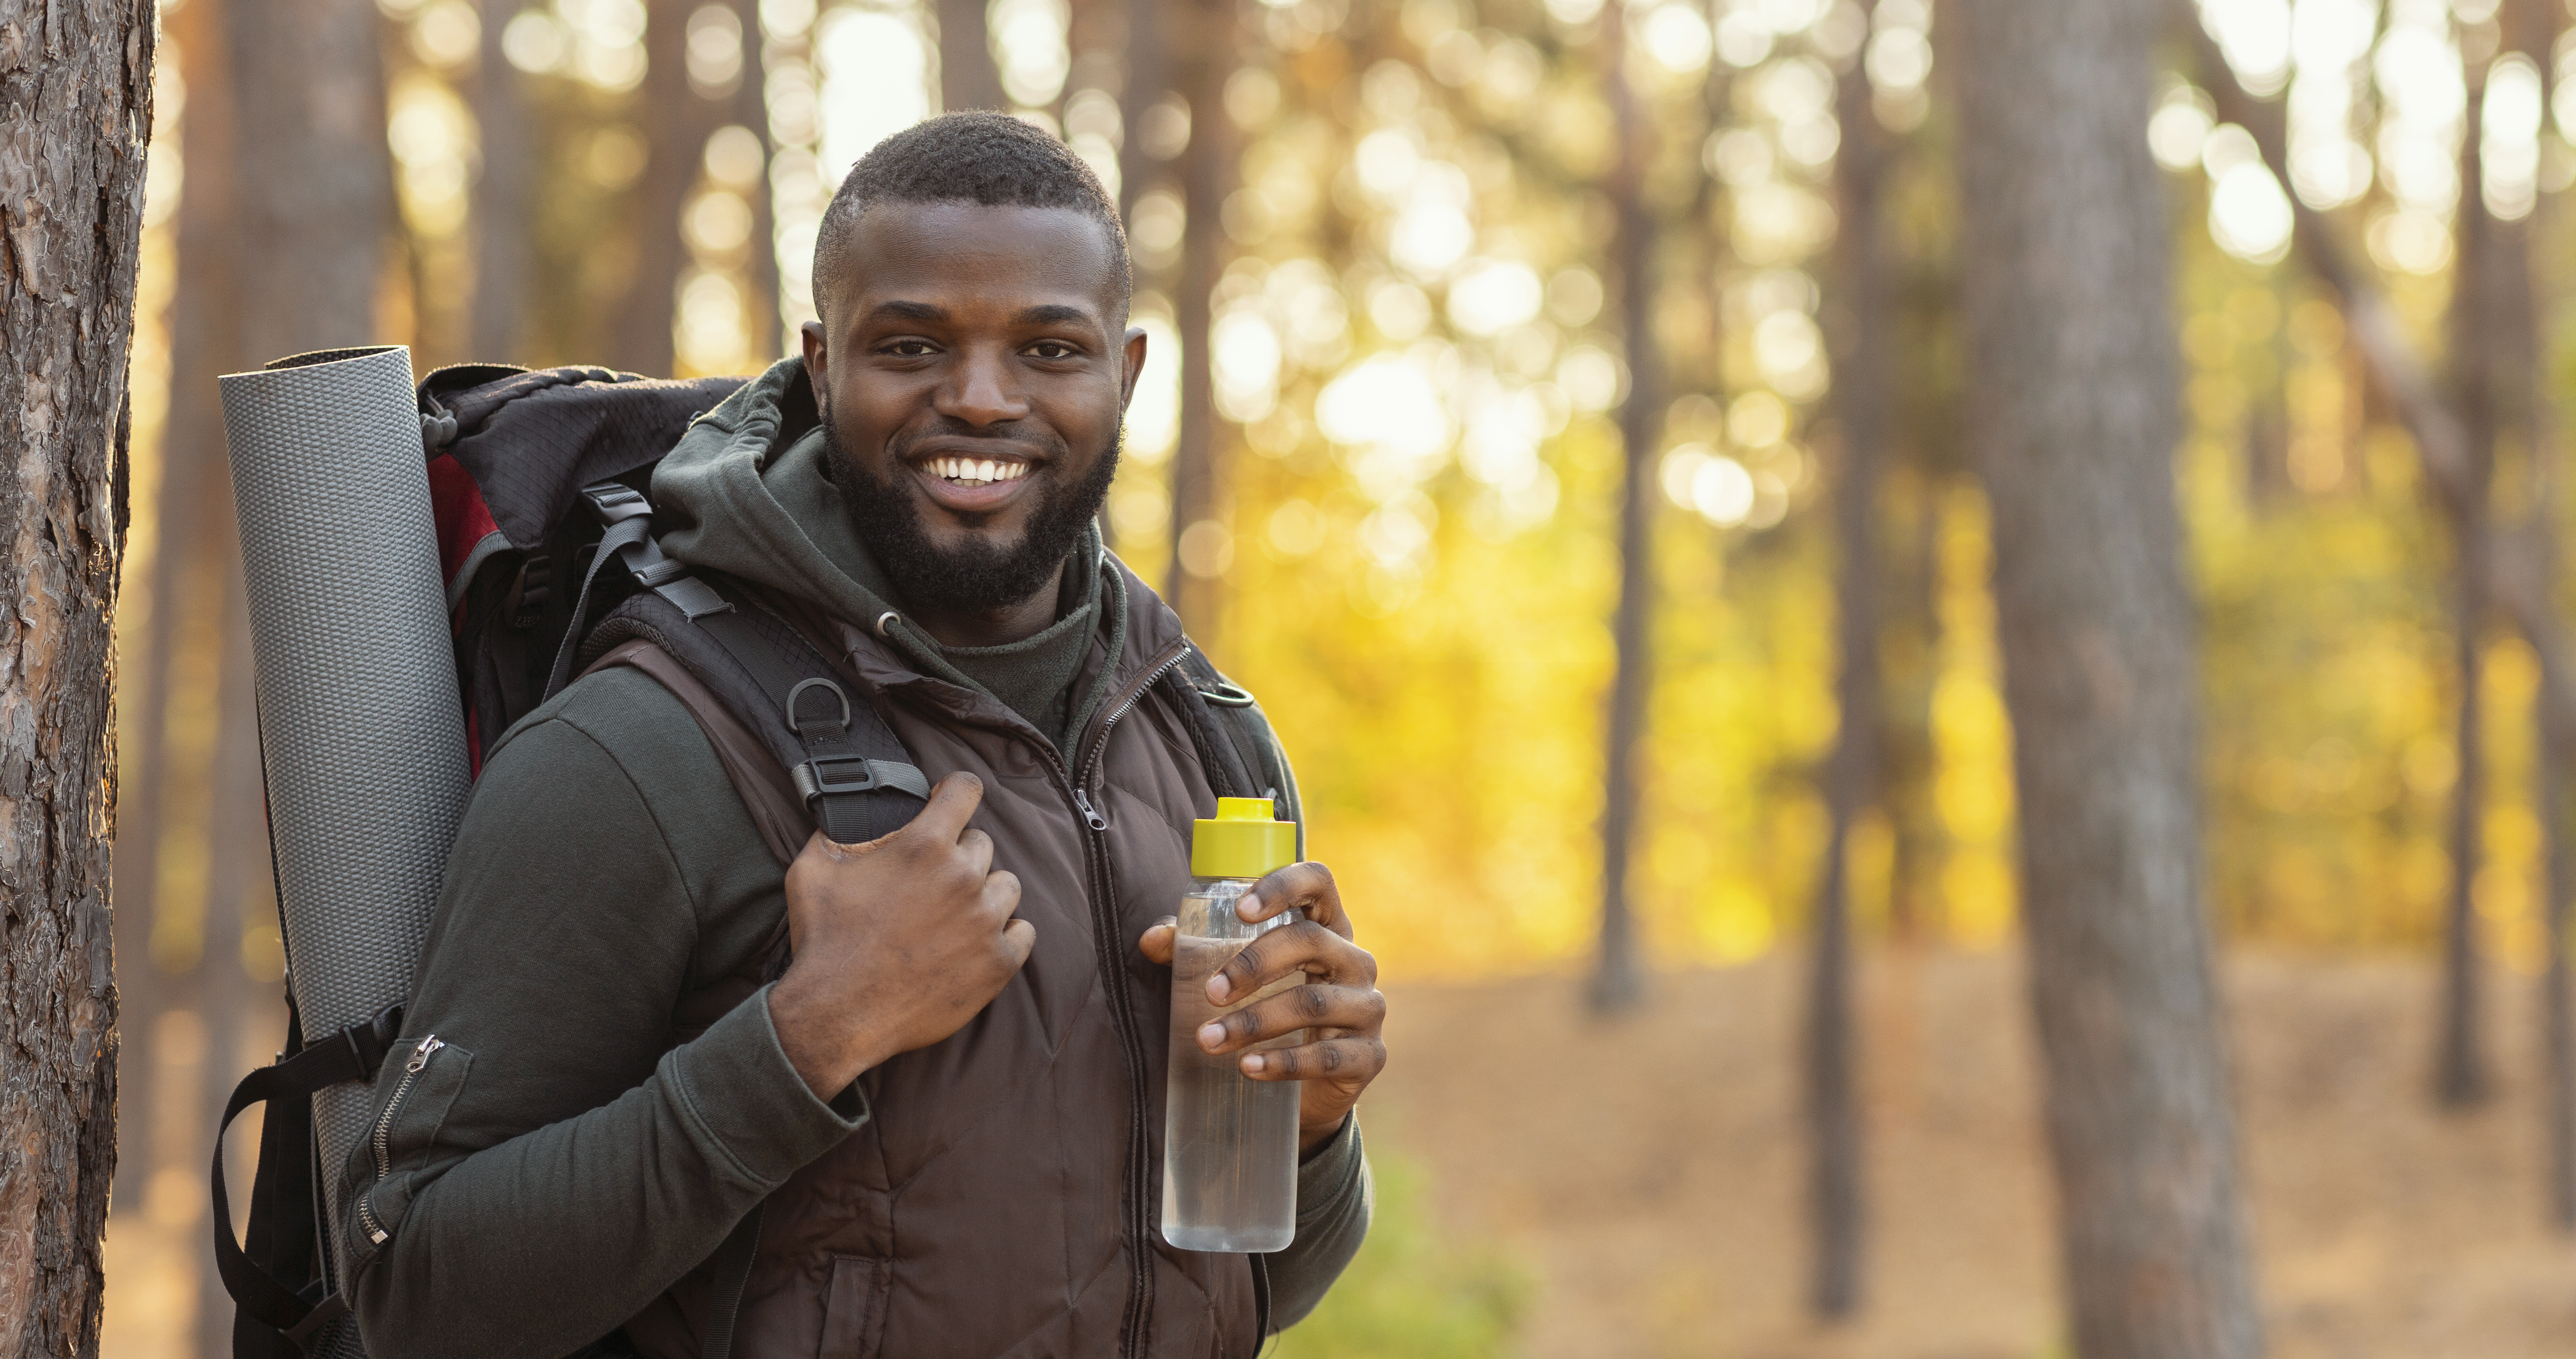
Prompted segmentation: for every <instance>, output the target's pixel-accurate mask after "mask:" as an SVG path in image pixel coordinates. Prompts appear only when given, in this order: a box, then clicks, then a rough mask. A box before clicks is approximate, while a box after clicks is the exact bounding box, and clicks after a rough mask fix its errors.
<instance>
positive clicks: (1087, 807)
mask: <svg viewBox="0 0 2576 1359" xmlns="http://www.w3.org/2000/svg"><path fill="white" fill-rule="evenodd" d="M1073 805H1074V806H1076V807H1078V808H1081V809H1082V819H1083V820H1084V821H1087V822H1089V823H1091V828H1092V829H1093V830H1096V831H1105V830H1107V829H1109V818H1108V817H1105V816H1102V815H1101V814H1100V811H1099V809H1098V808H1096V807H1093V806H1092V805H1091V799H1090V798H1088V797H1085V796H1084V795H1083V792H1082V789H1081V788H1080V787H1078V786H1077V787H1076V788H1075V789H1074V790H1073Z"/></svg>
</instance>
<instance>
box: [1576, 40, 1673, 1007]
mask: <svg viewBox="0 0 2576 1359" xmlns="http://www.w3.org/2000/svg"><path fill="white" fill-rule="evenodd" d="M1601 26H1602V35H1601V50H1603V51H1604V52H1607V53H1609V54H1610V55H1609V57H1608V59H1607V60H1608V62H1609V73H1608V74H1609V78H1608V81H1607V82H1606V83H1607V86H1608V91H1607V92H1608V96H1609V102H1610V113H1611V120H1612V126H1613V128H1614V129H1615V130H1616V135H1617V136H1618V139H1619V157H1618V160H1617V162H1616V164H1615V165H1614V166H1613V168H1612V170H1611V178H1610V183H1609V184H1608V185H1607V186H1606V187H1607V188H1608V190H1609V198H1610V201H1611V206H1612V211H1613V212H1614V213H1615V215H1616V221H1617V226H1616V228H1615V233H1616V234H1615V236H1614V238H1613V242H1612V254H1613V257H1614V258H1613V262H1612V264H1613V267H1614V268H1615V269H1617V271H1618V274H1619V322H1620V339H1621V341H1622V342H1623V344H1624V345H1625V347H1626V349H1627V351H1628V354H1627V357H1628V394H1627V396H1626V398H1625V399H1623V400H1622V401H1621V402H1620V403H1619V441H1620V444H1621V446H1622V450H1623V453H1622V456H1623V471H1622V473H1621V477H1620V486H1619V602H1618V605H1617V607H1616V610H1615V612H1614V613H1613V614H1612V615H1611V623H1610V632H1611V638H1612V642H1613V645H1614V646H1615V647H1616V649H1617V661H1616V662H1615V665H1616V669H1615V670H1614V671H1613V673H1612V676H1611V681H1610V703H1609V713H1608V720H1607V722H1606V724H1605V725H1606V727H1607V742H1606V745H1607V750H1606V760H1605V768H1604V777H1603V779H1602V794H1603V795H1602V809H1601V952H1600V956H1599V958H1598V959H1596V960H1595V962H1594V965H1593V973H1592V983H1591V988H1590V992H1589V997H1588V998H1589V1000H1590V1002H1591V1005H1592V1009H1593V1011H1594V1012H1595V1013H1599V1014H1616V1013H1619V1012H1621V1011H1624V1010H1629V1009H1633V1008H1635V1007H1636V1006H1637V1005H1638V1004H1640V1003H1641V1002H1643V1001H1644V999H1645V990H1646V979H1645V970H1644V967H1643V964H1642V963H1641V962H1640V961H1639V959H1638V949H1637V925H1636V913H1635V910H1634V906H1633V903H1632V902H1631V901H1630V899H1629V893H1628V866H1629V859H1630V851H1631V848H1632V843H1633V841H1634V840H1635V839H1636V833H1637V804H1638V791H1639V790H1638V777H1637V753H1638V752H1637V746H1638V738H1639V737H1640V736H1641V735H1643V734H1644V731H1645V726H1646V704H1647V700H1648V697H1649V695H1650V693H1651V691H1652V689H1653V680H1654V655H1653V651H1652V649H1651V646H1650V640H1651V639H1650V637H1649V631H1650V624H1651V622H1652V616H1653V612H1654V595H1655V581H1654V561H1655V557H1654V546H1655V545H1654V525H1655V504H1654V482H1655V436H1656V434H1657V433H1658V431H1659V428H1660V426H1661V423H1662V418H1663V392H1662V382H1661V380H1662V376H1663V374H1662V371H1661V362H1660V357H1659V355H1658V354H1657V353H1656V350H1655V325H1654V291H1653V289H1654V254H1655V237H1656V232H1655V221H1654V217H1653V214H1652V212H1651V211H1650V209H1649V208H1648V207H1647V204H1646V201H1645V189H1646V184H1645V178H1646V173H1645V172H1646V163H1647V158H1648V148H1647V145H1646V138H1647V135H1648V133H1647V129H1646V119H1645V111H1644V110H1643V109H1641V108H1639V107H1638V101H1637V94H1636V90H1635V89H1634V88H1633V87H1632V86H1631V85H1630V84H1629V82H1628V69H1627V50H1628V49H1627V38H1626V35H1625V29H1626V25H1625V23H1624V16H1623V15H1622V13H1621V10H1620V7H1619V6H1617V5H1611V6H1608V7H1606V8H1604V9H1603V10H1602V12H1601Z"/></svg>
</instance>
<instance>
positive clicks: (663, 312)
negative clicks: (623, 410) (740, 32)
mask: <svg viewBox="0 0 2576 1359" xmlns="http://www.w3.org/2000/svg"><path fill="white" fill-rule="evenodd" d="M691 8H693V6H692V5H691V3H690V0H650V3H649V4H648V5H647V7H646V11H645V13H646V19H645V23H644V61H645V66H644V84H643V86H642V88H641V89H639V90H637V91H636V99H637V101H638V103H637V110H638V114H639V117H640V121H641V122H642V123H643V132H644V145H645V152H644V173H643V174H641V175H639V176H637V177H636V180H635V187H634V188H633V189H632V190H630V191H629V192H628V196H627V201H626V222H627V230H628V231H630V232H631V233H633V237H634V241H635V273H634V275H633V277H632V278H631V279H629V280H628V282H627V286H626V296H625V299H624V301H622V302H621V303H619V305H618V309H617V329H616V332H615V333H613V334H611V335H610V336H609V337H608V351H609V360H608V362H609V366H610V367H613V368H617V369H621V370H623V371H626V372H630V373H642V374H643V375H644V376H646V377H657V378H666V377H669V376H671V367H672V361H673V358H674V349H673V344H672V337H671V325H672V317H673V313H674V312H675V311H676V310H677V308H678V304H679V295H680V275H681V274H682V273H683V272H684V271H686V270H687V268H688V267H689V249H688V245H687V243H686V242H684V241H682V240H681V239H680V212H681V209H682V208H684V207H686V206H687V204H688V201H689V191H690V190H691V189H694V188H696V187H697V184H698V167H699V162H700V161H701V160H702V159H703V158H704V157H705V154H706V146H707V134H708V133H710V132H713V131H715V129H716V124H715V122H714V120H713V119H712V117H711V116H710V115H711V113H712V109H711V106H710V105H709V104H708V102H707V101H706V100H704V99H701V98H699V97H698V95H697V94H696V93H695V92H694V91H692V90H691V89H690V88H689V11H690V9H691Z"/></svg>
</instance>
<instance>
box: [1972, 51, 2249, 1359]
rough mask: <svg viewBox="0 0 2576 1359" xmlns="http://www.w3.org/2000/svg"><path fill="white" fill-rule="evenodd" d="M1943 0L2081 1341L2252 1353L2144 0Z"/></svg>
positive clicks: (2031, 910) (1979, 391)
mask: <svg viewBox="0 0 2576 1359" xmlns="http://www.w3.org/2000/svg"><path fill="white" fill-rule="evenodd" d="M1950 12H1951V11H1945V13H1950ZM1955 13H1956V23H1957V25H1958V28H1957V32H1958V36H1959V41H1958V42H1957V44H1956V46H1955V49H1954V50H1956V51H1957V52H1958V53H1959V54H1960V71H1959V77H1958V81H1959V89H1960V124H1959V147H1960V152H1959V156H1960V164H1961V169H1962V173H1963V184H1962V206H1963V209H1964V214H1965V216H1964V223H1963V225H1964V233H1963V234H1964V239H1965V241H1966V254H1965V260H1964V264H1965V270H1966V272H1965V279H1966V320H1967V333H1968V339H1969V347H1968V354H1969V365H1968V370H1969V393H1970V402H1971V411H1972V421H1973V426H1972V447H1973V448H1974V450H1975V453H1976V456H1977V460H1978V463H1979V470H1980V472H1981V473H1982V474H1983V477H1984V480H1985V484H1986V492H1987V496H1988V498H1989V500H1990V502H1991V503H1992V505H1993V511H1994V516H1993V519H1994V528H1993V532H1994V548H1995V577H1994V579H1995V595H1996V604H1997V613H1998V619H1999V629H1998V630H1999V633H2000V640H2001V642H2002V651H2003V657H2004V679H2005V685H2004V689H2005V700H2006V702H2007V704H2008V705H2009V708H2010V711H2011V714H2012V720H2013V733H2014V739H2013V770H2014V778H2015V783H2016V788H2017V792H2018V795H2019V796H2018V804H2019V806H2020V808H2021V816H2022V824H2021V834H2020V858H2021V881H2022V910H2023V917H2024V925H2025V929H2026V932H2027V935H2028V940H2029V950H2030V952H2029V968H2030V982H2031V996H2032V1002H2033V1009H2034V1012H2035V1016H2036V1019H2037V1021H2038V1023H2037V1028H2038V1035H2039V1049H2040V1054H2041V1058H2042V1070H2043V1073H2044V1077H2045V1085H2044V1089H2045V1092H2046V1095H2045V1105H2046V1111H2047V1119H2046V1122H2047V1129H2048V1141H2049V1149H2050V1153H2051V1159H2052V1162H2053V1164H2054V1168H2055V1172H2056V1180H2057V1187H2058V1216H2059V1232H2060V1249H2061V1253H2062V1264H2063V1269H2064V1276H2065V1280H2066V1287H2067V1292H2068V1312H2069V1314H2070V1317H2071V1321H2072V1328H2073V1333H2074V1335H2073V1338H2074V1346H2073V1348H2074V1351H2075V1353H2077V1354H2079V1355H2082V1356H2084V1359H2252V1356H2255V1355H2257V1354H2259V1353H2260V1352H2261V1350H2262V1346H2263V1342H2262V1333H2261V1322H2260V1314H2259V1311H2258V1309H2257V1307H2256V1304H2255V1297H2254V1289H2253V1279H2252V1261H2251V1258H2250V1257H2251V1252H2250V1249H2249V1246H2248V1241H2247V1233H2246V1230H2245V1226H2244V1222H2243V1215H2242V1208H2241V1206H2240V1203H2239V1197H2240V1196H2239V1190H2238V1186H2237V1168H2236V1146H2235V1130H2234V1118H2233V1114H2232V1111H2231V1109H2230V1107H2229V1098H2228V1089H2227V1076H2226V1064H2225V1060H2224V1057H2223V1055H2222V1045H2221V1022H2220V1016H2219V1002H2218V997H2217V995H2216V994H2215V987H2214V984H2213V981H2212V977H2211V966H2210V957H2209V943H2208V936H2207V924H2206V921H2205V919H2204V916H2203V909H2202V875H2203V874H2202V864H2201V840H2200V832H2201V824H2200V805H2199V802H2200V789H2199V754H2198V752H2199V747H2198V731H2197V719H2196V714H2195V712H2194V700H2195V695H2196V693H2197V690H2198V685H2199V672H2198V668H2197V645H2196V631H2197V627H2196V621H2195V619H2194V616H2193V608H2192V604H2191V601H2190V599H2189V598H2188V597H2187V595H2186V594H2185V591H2184V586H2183V580H2182V572H2181V567H2180V563H2179V548H2180V537H2181V532H2180V523H2179V515H2178V513H2177V510H2176V506H2175V502H2174V485H2173V467H2172V453H2173V448H2174V444H2175V441H2176V438H2177V436H2178V435H2179V433H2180V419H2179V413H2178V399H2177V398H2178V392H2177V388H2176V374H2175V353H2174V340H2173V333H2172V325H2171V321H2170V319H2169V317H2168V315H2167V309H2168V308H2169V306H2170V305H2171V291H2170V288H2169V286H2168V285H2169V280H2168V276H2167V269H2168V264H2167V261H2168V257H2169V243H2168V240H2167V237H2166V230H2165V220H2166V208H2165V202H2164V194H2163V186H2162V184H2161V183H2159V181H2158V176H2157V171H2156V168H2155V165H2154V163H2153V162H2152V161H2151V160H2150V159H2149V157H2148V154H2147V147H2146V140H2145V138H2144V137H2143V136H2142V135H2141V133H2140V129H2141V128H2142V127H2143V126H2144V119H2145V116H2146V113H2147V110H2148V108H2149V107H2150V104H2151V94H2152V86H2151V80H2150V71H2149V68H2148V60H2149V54H2150V52H2151V51H2152V49H2153V47H2154V43H2155V39H2156V37H2157V29H2158V28H2159V27H2160V24H2159V20H2160V19H2161V17H2162V12H2161V10H2160V9H2158V8H2157V7H2154V6H2151V5H2147V4H2141V3H2137V2H2136V0H1970V2H1969V3H1967V4H1964V5H1961V6H1960V7H1958V9H1957V10H1956V11H1955Z"/></svg>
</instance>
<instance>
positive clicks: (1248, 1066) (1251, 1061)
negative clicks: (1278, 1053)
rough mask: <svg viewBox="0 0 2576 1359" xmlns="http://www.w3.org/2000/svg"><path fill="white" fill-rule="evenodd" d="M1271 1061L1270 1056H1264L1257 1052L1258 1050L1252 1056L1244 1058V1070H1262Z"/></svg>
mask: <svg viewBox="0 0 2576 1359" xmlns="http://www.w3.org/2000/svg"><path fill="white" fill-rule="evenodd" d="M1269 1061H1270V1059H1269V1058H1267V1057H1264V1056H1262V1055H1261V1054H1260V1053H1257V1052H1256V1053H1253V1054H1252V1055H1250V1056H1248V1057H1246V1058H1244V1059H1243V1069H1244V1071H1245V1072H1247V1073H1250V1072H1254V1071H1259V1070H1261V1069H1262V1068H1263V1067H1264V1066H1266V1065H1268V1064H1269Z"/></svg>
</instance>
